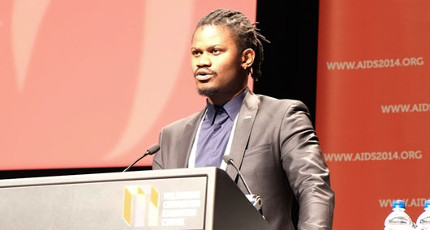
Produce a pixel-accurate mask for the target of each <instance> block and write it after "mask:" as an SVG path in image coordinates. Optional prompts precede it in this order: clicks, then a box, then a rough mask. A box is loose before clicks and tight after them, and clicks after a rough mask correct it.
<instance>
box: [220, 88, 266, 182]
mask: <svg viewBox="0 0 430 230" xmlns="http://www.w3.org/2000/svg"><path fill="white" fill-rule="evenodd" d="M258 104H259V100H258V97H257V96H256V95H255V94H253V93H252V92H250V91H248V92H247V93H246V96H245V98H244V99H243V104H242V107H241V108H240V112H239V115H238V117H237V123H236V128H235V133H234V135H233V142H232V146H231V150H230V157H231V158H232V159H233V161H234V162H235V164H236V165H237V166H238V167H239V168H240V166H241V165H242V161H243V157H244V155H245V150H246V149H247V147H248V141H249V137H250V135H251V130H252V126H253V124H254V121H255V116H256V115H257V111H258ZM226 171H227V174H228V175H229V176H230V177H231V178H232V179H233V180H236V177H237V172H236V170H235V169H234V168H233V167H232V166H228V167H227V168H226Z"/></svg>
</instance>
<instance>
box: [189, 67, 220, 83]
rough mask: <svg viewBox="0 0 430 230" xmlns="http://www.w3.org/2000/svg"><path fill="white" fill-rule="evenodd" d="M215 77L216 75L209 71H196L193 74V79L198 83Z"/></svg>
mask: <svg viewBox="0 0 430 230" xmlns="http://www.w3.org/2000/svg"><path fill="white" fill-rule="evenodd" d="M215 75H216V73H215V72H214V71H211V70H209V69H198V70H197V71H196V72H195V73H194V77H195V78H196V79H197V80H199V81H207V80H209V79H210V78H212V77H213V76H215Z"/></svg>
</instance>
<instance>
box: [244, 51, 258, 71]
mask: <svg viewBox="0 0 430 230" xmlns="http://www.w3.org/2000/svg"><path fill="white" fill-rule="evenodd" d="M254 58H255V52H254V50H253V49H251V48H248V49H246V50H244V51H243V52H242V64H241V65H242V68H243V69H249V68H251V66H252V63H254Z"/></svg>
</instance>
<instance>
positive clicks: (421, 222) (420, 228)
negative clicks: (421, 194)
mask: <svg viewBox="0 0 430 230" xmlns="http://www.w3.org/2000/svg"><path fill="white" fill-rule="evenodd" d="M416 224H417V230H430V200H426V201H425V203H424V212H423V213H421V215H420V216H419V217H418V219H417V223H416Z"/></svg>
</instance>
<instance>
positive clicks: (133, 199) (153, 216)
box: [123, 185, 160, 227]
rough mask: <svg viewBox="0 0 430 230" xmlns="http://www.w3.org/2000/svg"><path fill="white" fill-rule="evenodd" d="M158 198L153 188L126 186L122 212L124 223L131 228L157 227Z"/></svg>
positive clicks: (157, 193) (156, 191)
mask: <svg viewBox="0 0 430 230" xmlns="http://www.w3.org/2000/svg"><path fill="white" fill-rule="evenodd" d="M159 197H160V195H159V192H158V190H157V189H156V188H155V187H154V186H150V185H148V186H126V187H125V191H124V212H123V217H124V220H125V222H127V224H128V225H129V226H131V227H144V226H148V227H153V226H158V219H159V218H158V216H159V203H160V200H159Z"/></svg>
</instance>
